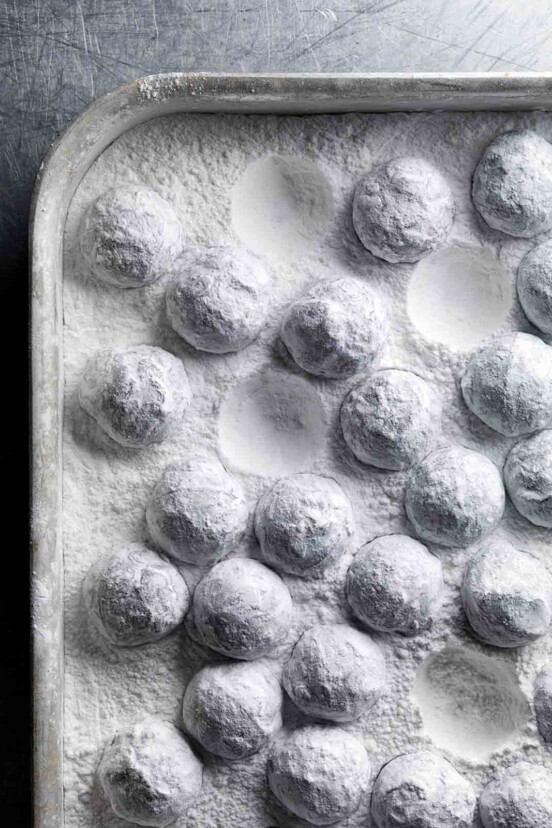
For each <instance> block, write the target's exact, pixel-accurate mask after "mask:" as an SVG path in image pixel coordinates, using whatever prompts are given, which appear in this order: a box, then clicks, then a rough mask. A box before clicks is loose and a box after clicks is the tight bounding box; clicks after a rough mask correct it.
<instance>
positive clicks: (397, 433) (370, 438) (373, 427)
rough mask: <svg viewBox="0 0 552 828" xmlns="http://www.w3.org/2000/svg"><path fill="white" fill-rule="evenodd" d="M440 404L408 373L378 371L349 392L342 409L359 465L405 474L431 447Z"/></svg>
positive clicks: (426, 386)
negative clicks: (402, 470) (398, 471)
mask: <svg viewBox="0 0 552 828" xmlns="http://www.w3.org/2000/svg"><path fill="white" fill-rule="evenodd" d="M440 421H441V401H440V399H439V397H438V395H437V394H436V393H435V391H434V390H433V388H432V387H431V386H430V385H429V384H428V383H427V382H426V381H425V380H423V379H421V377H418V376H416V374H413V373H412V372H411V371H400V370H397V369H390V370H386V371H377V372H376V373H375V374H372V375H371V376H370V377H368V378H367V379H364V380H362V382H360V383H359V384H358V385H357V386H355V388H353V389H352V390H351V391H349V393H348V394H347V396H346V397H345V400H344V401H343V405H342V406H341V428H342V430H343V436H344V438H345V442H346V443H347V445H348V446H349V448H350V449H351V451H352V452H353V454H354V455H355V457H356V458H357V459H358V460H360V462H361V463H367V464H368V465H371V466H378V468H380V469H391V470H393V471H396V470H400V469H407V468H409V467H410V466H412V465H413V464H414V463H416V462H417V461H418V460H421V458H422V457H424V456H425V455H426V454H427V453H428V451H429V450H430V449H431V447H432V446H433V443H434V442H435V440H436V438H437V435H438V433H439V428H440V425H441V422H440Z"/></svg>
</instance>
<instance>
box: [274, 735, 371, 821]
mask: <svg viewBox="0 0 552 828" xmlns="http://www.w3.org/2000/svg"><path fill="white" fill-rule="evenodd" d="M267 773H268V784H269V787H270V789H271V791H272V793H273V794H274V796H275V797H276V799H278V801H279V802H281V803H282V805H283V806H284V807H285V808H286V809H287V810H288V811H291V813H292V814H295V816H298V817H300V818H301V819H304V820H306V821H307V822H310V823H311V824H312V825H332V824H333V823H334V822H338V821H339V820H340V819H345V818H346V817H348V816H350V815H351V814H353V813H354V812H355V811H356V810H357V808H358V806H359V805H360V801H361V799H362V798H363V797H365V796H366V793H367V789H368V782H369V777H370V760H369V759H368V754H367V753H366V750H365V749H364V747H363V745H362V744H361V743H360V742H359V741H358V740H357V739H355V737H354V736H351V735H350V734H349V733H346V732H345V731H344V730H341V728H339V727H332V726H324V725H310V726H307V727H301V728H299V729H297V730H295V731H294V732H293V733H291V734H290V735H289V736H288V735H284V736H282V737H280V738H279V739H277V740H276V741H275V742H274V743H273V745H272V747H271V750H270V753H269V756H268V762H267Z"/></svg>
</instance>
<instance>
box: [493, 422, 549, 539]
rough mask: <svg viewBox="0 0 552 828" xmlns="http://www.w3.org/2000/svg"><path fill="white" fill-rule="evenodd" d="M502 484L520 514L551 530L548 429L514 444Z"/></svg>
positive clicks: (507, 460) (536, 524)
mask: <svg viewBox="0 0 552 828" xmlns="http://www.w3.org/2000/svg"><path fill="white" fill-rule="evenodd" d="M504 483H505V486H506V491H507V492H508V494H509V495H510V499H511V501H512V503H513V504H514V506H515V507H516V509H517V510H518V512H519V513H520V515H523V517H524V518H527V520H529V521H530V522H531V523H533V524H534V525H535V526H544V527H545V528H547V529H552V430H550V429H548V430H546V431H541V432H539V433H538V434H533V435H532V436H531V437H528V438H527V439H526V440H521V441H520V442H519V443H516V445H515V446H514V447H513V448H512V449H511V450H510V453H509V455H508V457H507V459H506V464H505V466H504Z"/></svg>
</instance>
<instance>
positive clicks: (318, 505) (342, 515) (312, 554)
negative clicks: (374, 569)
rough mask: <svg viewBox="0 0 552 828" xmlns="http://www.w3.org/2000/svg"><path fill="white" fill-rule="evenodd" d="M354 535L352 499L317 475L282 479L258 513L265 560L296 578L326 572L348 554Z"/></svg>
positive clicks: (259, 506) (257, 533)
mask: <svg viewBox="0 0 552 828" xmlns="http://www.w3.org/2000/svg"><path fill="white" fill-rule="evenodd" d="M353 531H354V522H353V512H352V509H351V504H350V502H349V498H348V497H347V495H346V494H345V492H344V491H343V489H342V488H341V486H339V484H338V483H336V482H335V480H331V479H330V478H329V477H320V476H319V475H316V474H308V473H305V474H294V475H292V476H291V477H284V478H282V479H281V480H279V481H278V482H277V483H276V484H275V485H274V486H273V487H272V489H270V490H269V491H268V492H267V493H266V494H265V495H263V497H262V498H261V499H260V501H259V503H258V506H257V510H256V512H255V532H256V535H257V538H258V540H259V544H260V546H261V551H262V553H263V557H264V559H265V561H266V562H267V563H268V564H269V565H270V566H273V567H274V568H275V569H278V570H280V571H282V572H287V573H289V574H291V575H299V576H302V577H308V576H309V575H313V574H314V573H318V572H320V571H321V570H323V569H324V568H325V567H327V566H328V565H329V564H331V563H332V562H333V561H335V560H336V558H338V557H339V556H340V555H342V554H343V552H345V551H346V550H347V549H348V547H349V545H350V542H351V537H352V535H353Z"/></svg>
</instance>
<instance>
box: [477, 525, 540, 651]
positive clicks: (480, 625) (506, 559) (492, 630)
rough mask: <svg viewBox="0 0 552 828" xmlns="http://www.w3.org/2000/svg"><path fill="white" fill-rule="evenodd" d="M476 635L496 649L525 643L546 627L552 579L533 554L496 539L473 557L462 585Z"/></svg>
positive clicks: (519, 645)
mask: <svg viewBox="0 0 552 828" xmlns="http://www.w3.org/2000/svg"><path fill="white" fill-rule="evenodd" d="M461 596H462V603H463V605H464V611H465V613H466V615H467V617H468V621H469V622H470V625H471V627H472V628H473V630H474V631H475V633H476V634H477V635H478V636H479V637H480V638H481V639H482V640H483V641H485V642H486V643H487V644H492V645H493V646H495V647H521V646H522V645H523V644H529V643H530V642H531V641H534V640H535V639H536V638H539V637H540V636H541V635H544V633H545V632H546V631H547V630H548V627H549V626H550V621H551V620H552V578H550V576H549V575H548V572H547V571H546V569H545V567H544V566H543V564H542V563H541V562H540V560H539V559H538V558H536V557H535V556H534V555H532V554H530V553H529V552H522V551H520V550H519V549H516V548H515V547H514V546H512V544H511V543H509V542H508V541H506V540H496V539H493V540H491V541H489V542H488V543H486V544H484V546H482V548H481V549H479V550H478V551H477V552H476V553H475V555H474V556H473V557H472V558H471V560H470V562H469V563H468V565H467V567H466V571H465V573H464V580H463V582H462V589H461Z"/></svg>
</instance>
